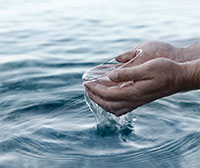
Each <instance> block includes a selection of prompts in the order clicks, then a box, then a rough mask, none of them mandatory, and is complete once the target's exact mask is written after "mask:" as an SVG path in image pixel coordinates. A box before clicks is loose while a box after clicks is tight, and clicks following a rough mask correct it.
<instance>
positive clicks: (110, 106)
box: [87, 90, 132, 116]
mask: <svg viewBox="0 0 200 168" xmlns="http://www.w3.org/2000/svg"><path fill="white" fill-rule="evenodd" d="M87 91H88V95H89V97H90V98H91V99H92V100H93V101H94V102H96V103H97V104H98V105H99V106H101V107H102V108H103V109H104V110H105V111H107V112H109V113H112V114H114V115H115V116H121V115H122V114H125V113H127V112H130V111H132V108H131V107H129V104H130V103H129V102H111V101H106V100H103V99H102V98H100V97H98V96H96V95H95V94H93V93H92V92H91V91H90V90H87Z"/></svg>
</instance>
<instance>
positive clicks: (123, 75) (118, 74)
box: [109, 65, 147, 82]
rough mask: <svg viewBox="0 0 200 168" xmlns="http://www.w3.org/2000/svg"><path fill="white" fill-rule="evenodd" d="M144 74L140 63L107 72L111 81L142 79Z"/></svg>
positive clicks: (144, 77)
mask: <svg viewBox="0 0 200 168" xmlns="http://www.w3.org/2000/svg"><path fill="white" fill-rule="evenodd" d="M146 76H147V74H146V71H145V69H144V68H143V66H142V65H138V66H135V67H130V68H122V69H118V70H114V71H112V72H111V73H110V74H109V78H110V79H111V81H113V82H126V81H138V80H144V79H146Z"/></svg>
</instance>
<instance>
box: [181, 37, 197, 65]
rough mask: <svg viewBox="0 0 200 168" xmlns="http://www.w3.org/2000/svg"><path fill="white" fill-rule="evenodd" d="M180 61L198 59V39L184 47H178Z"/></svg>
mask: <svg viewBox="0 0 200 168" xmlns="http://www.w3.org/2000/svg"><path fill="white" fill-rule="evenodd" d="M179 52H180V62H187V61H193V60H197V59H200V41H198V42H196V43H194V44H192V45H190V46H188V47H185V48H180V49H179Z"/></svg>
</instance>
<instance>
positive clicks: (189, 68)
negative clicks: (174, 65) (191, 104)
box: [179, 59, 200, 91]
mask: <svg viewBox="0 0 200 168" xmlns="http://www.w3.org/2000/svg"><path fill="white" fill-rule="evenodd" d="M180 69H181V70H180V74H181V75H180V76H181V79H180V82H179V88H180V91H189V90H195V89H200V59H199V60H195V61H190V62H185V63H180Z"/></svg>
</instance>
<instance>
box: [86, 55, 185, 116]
mask: <svg viewBox="0 0 200 168" xmlns="http://www.w3.org/2000/svg"><path fill="white" fill-rule="evenodd" d="M182 74H183V72H182V68H181V64H179V63H176V62H175V61H172V60H170V59H166V58H157V59H153V60H150V61H147V62H145V63H143V64H140V65H138V66H132V67H127V68H122V69H118V70H115V71H113V72H111V73H110V75H109V77H110V79H111V80H112V81H111V82H110V83H109V82H106V83H104V82H99V81H94V82H86V83H85V87H86V90H87V92H88V95H89V97H90V98H91V99H92V100H93V101H95V102H96V103H97V104H99V105H100V106H101V107H102V108H103V109H105V110H106V111H107V112H110V113H112V114H114V115H116V116H120V115H123V114H126V113H127V112H130V111H132V110H133V109H136V108H137V107H139V106H142V105H144V104H146V103H149V102H152V101H154V100H156V99H158V98H161V97H165V96H168V95H171V94H174V93H176V92H178V91H179V90H180V89H181V87H180V86H181V83H182V81H181V80H182ZM127 81H129V82H130V81H133V82H131V83H130V84H128V85H124V86H123V87H120V86H121V85H119V83H122V82H127Z"/></svg>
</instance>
